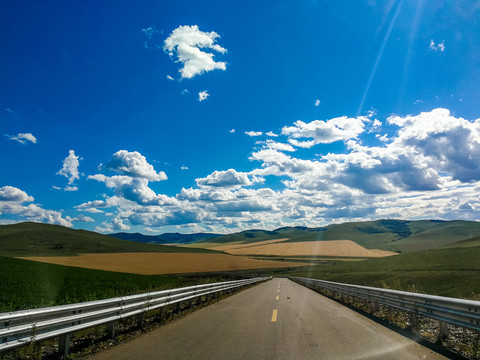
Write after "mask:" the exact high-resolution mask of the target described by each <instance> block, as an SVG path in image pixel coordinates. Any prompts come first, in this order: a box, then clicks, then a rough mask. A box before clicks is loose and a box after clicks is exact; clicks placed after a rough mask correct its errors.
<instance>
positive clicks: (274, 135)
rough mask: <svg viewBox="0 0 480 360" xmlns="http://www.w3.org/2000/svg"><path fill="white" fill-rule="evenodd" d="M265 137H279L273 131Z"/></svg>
mask: <svg viewBox="0 0 480 360" xmlns="http://www.w3.org/2000/svg"><path fill="white" fill-rule="evenodd" d="M265 135H267V136H270V137H278V135H277V134H275V133H274V132H273V131H269V132H266V133H265Z"/></svg>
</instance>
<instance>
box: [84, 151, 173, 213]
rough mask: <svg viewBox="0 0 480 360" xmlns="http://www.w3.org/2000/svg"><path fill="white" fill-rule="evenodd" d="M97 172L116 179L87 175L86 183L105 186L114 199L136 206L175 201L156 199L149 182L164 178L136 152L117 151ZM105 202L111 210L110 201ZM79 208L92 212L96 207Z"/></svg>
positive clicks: (167, 198) (164, 178)
mask: <svg viewBox="0 0 480 360" xmlns="http://www.w3.org/2000/svg"><path fill="white" fill-rule="evenodd" d="M100 168H101V169H103V170H105V171H111V172H115V173H117V174H119V175H113V176H107V175H104V174H95V175H90V176H89V177H88V179H92V180H96V181H99V182H102V183H105V185H106V186H107V187H108V188H110V189H113V190H114V191H115V196H116V197H115V199H125V200H126V201H130V202H134V203H137V204H140V205H165V204H170V203H174V202H175V199H173V198H170V197H168V196H166V195H157V194H156V193H155V192H154V191H153V190H152V189H151V188H150V187H149V186H148V184H149V182H150V181H152V182H156V181H162V180H166V179H167V175H166V174H165V173H164V172H163V171H160V172H156V171H155V169H154V168H153V166H152V165H151V164H149V163H148V162H147V159H146V158H145V156H143V155H142V154H140V153H139V152H137V151H133V152H128V151H126V150H120V151H117V152H116V153H115V154H113V157H112V159H111V160H110V161H109V162H108V163H106V164H105V165H101V166H100ZM109 199H110V204H109V206H114V205H115V204H112V201H111V200H112V198H109ZM82 207H83V208H85V209H88V208H90V209H93V208H97V207H98V206H96V205H95V204H92V206H87V205H84V206H82Z"/></svg>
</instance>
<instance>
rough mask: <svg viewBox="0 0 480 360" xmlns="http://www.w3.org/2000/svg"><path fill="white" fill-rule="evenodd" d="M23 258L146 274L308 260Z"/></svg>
mask: <svg viewBox="0 0 480 360" xmlns="http://www.w3.org/2000/svg"><path fill="white" fill-rule="evenodd" d="M20 259H25V260H33V261H40V262H46V263H50V264H57V265H66V266H76V267H82V268H88V269H97V270H107V271H115V272H123V273H130V274H142V275H160V274H178V273H190V272H209V271H232V270H245V269H271V268H281V267H292V266H305V263H294V262H280V261H269V260H256V259H249V258H247V257H243V256H232V255H227V254H198V253H116V254H80V255H78V256H58V257H51V256H48V257H21V258H20Z"/></svg>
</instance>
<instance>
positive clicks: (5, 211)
mask: <svg viewBox="0 0 480 360" xmlns="http://www.w3.org/2000/svg"><path fill="white" fill-rule="evenodd" d="M33 201H34V198H33V197H32V196H30V195H28V194H27V193H26V192H25V191H23V190H21V189H19V188H16V187H13V186H3V187H1V188H0V215H10V216H15V217H16V218H19V219H22V220H28V221H39V222H46V223H49V224H57V225H63V226H72V223H71V222H70V221H69V220H68V219H64V218H63V217H62V214H61V213H60V212H59V211H54V210H47V209H44V208H42V207H41V206H39V205H37V204H28V205H25V203H31V202H33Z"/></svg>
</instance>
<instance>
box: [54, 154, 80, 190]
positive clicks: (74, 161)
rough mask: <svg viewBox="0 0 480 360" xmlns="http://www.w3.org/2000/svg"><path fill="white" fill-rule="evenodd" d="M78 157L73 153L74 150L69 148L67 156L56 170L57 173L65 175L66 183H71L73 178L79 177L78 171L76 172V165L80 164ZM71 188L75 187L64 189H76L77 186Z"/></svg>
mask: <svg viewBox="0 0 480 360" xmlns="http://www.w3.org/2000/svg"><path fill="white" fill-rule="evenodd" d="M78 159H79V157H78V156H76V155H75V151H73V150H70V151H69V153H68V156H67V157H66V158H65V160H63V166H62V168H61V169H60V170H59V171H58V172H57V175H62V176H65V177H66V178H67V179H68V184H69V185H72V184H73V182H74V181H75V180H78V179H80V176H79V173H78V167H79V165H80V162H79V161H78ZM73 188H76V187H71V186H70V187H67V188H65V190H67V191H76V190H78V188H76V189H75V190H72V189H73Z"/></svg>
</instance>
